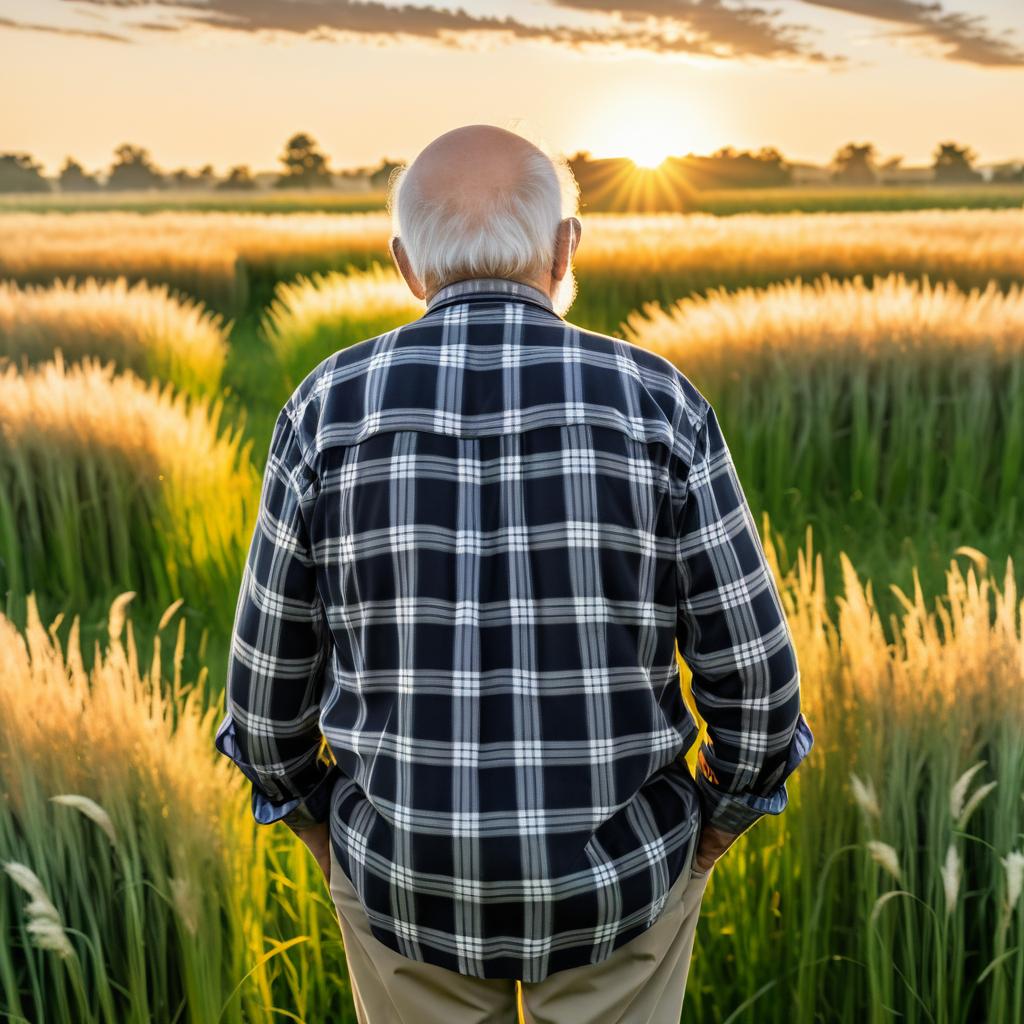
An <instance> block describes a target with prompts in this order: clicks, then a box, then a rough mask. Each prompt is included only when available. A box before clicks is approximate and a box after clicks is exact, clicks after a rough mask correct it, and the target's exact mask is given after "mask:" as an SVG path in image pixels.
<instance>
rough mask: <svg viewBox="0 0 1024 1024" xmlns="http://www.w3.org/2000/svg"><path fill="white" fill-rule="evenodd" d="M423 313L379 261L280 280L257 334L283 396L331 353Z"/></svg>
mask: <svg viewBox="0 0 1024 1024" xmlns="http://www.w3.org/2000/svg"><path fill="white" fill-rule="evenodd" d="M424 309H425V306H424V304H423V302H422V301H421V300H419V299H417V298H416V297H415V296H414V295H413V294H412V292H410V291H409V287H408V285H406V283H405V281H404V280H402V278H401V276H400V275H399V274H398V273H397V271H395V270H394V269H389V268H385V267H382V266H381V265H380V264H379V263H373V264H372V265H371V266H370V267H369V268H368V269H367V270H365V271H360V270H352V271H350V272H349V273H344V274H343V273H339V272H337V271H333V272H331V273H328V274H313V275H311V276H310V277H305V276H300V277H298V278H296V279H295V280H294V281H287V282H282V283H281V284H279V285H278V286H277V288H276V290H275V293H274V300H273V302H272V303H271V304H270V306H269V308H268V309H267V311H266V313H265V314H264V318H263V323H262V332H263V335H264V337H265V338H266V339H267V342H268V343H269V345H270V347H271V349H272V351H273V353H274V357H275V359H276V360H277V364H278V366H279V367H280V369H281V379H282V392H283V394H284V396H285V397H287V392H289V391H291V390H292V389H293V388H294V387H295V386H296V385H297V384H298V383H299V382H300V381H301V380H302V378H303V377H304V376H305V375H306V374H307V373H308V372H309V371H310V370H312V369H313V368H314V367H315V366H316V365H317V364H318V363H319V362H320V361H321V360H322V359H325V358H326V357H327V356H329V355H331V354H332V353H333V352H335V351H337V350H338V349H341V348H346V347H347V346H349V345H352V344H355V343H356V342H360V341H364V340H366V339H368V338H371V337H374V336H376V335H378V334H381V333H383V332H384V331H387V330H391V329H392V328H394V327H397V326H399V325H400V324H404V323H407V322H408V321H410V320H415V319H416V318H417V317H418V316H421V315H422V314H423V311H424Z"/></svg>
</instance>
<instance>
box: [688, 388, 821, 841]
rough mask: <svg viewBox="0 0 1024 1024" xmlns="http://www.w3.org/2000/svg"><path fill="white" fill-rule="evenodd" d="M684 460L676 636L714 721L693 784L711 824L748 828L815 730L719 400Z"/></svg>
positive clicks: (783, 798)
mask: <svg viewBox="0 0 1024 1024" xmlns="http://www.w3.org/2000/svg"><path fill="white" fill-rule="evenodd" d="M686 461H689V465H688V466H686V465H685V462H686ZM675 466H676V473H677V474H678V475H675V476H674V481H673V494H674V509H673V511H674V514H675V517H676V520H675V521H676V552H677V558H676V565H677V571H678V577H677V579H678V607H677V628H676V636H677V643H678V646H679V652H680V655H681V656H682V658H683V660H684V661H685V662H686V664H687V665H688V666H689V668H690V670H691V672H692V674H693V698H694V703H695V704H696V706H697V710H698V711H699V712H700V714H701V716H702V717H703V718H704V720H705V721H706V722H707V735H706V738H705V740H704V741H703V742H702V743H701V745H700V748H699V749H698V752H697V772H696V776H695V778H696V784H697V789H698V792H699V794H700V799H701V806H702V810H703V814H704V821H705V823H706V824H710V825H712V826H714V827H717V828H720V829H722V830H723V831H726V832H730V833H735V834H739V833H742V832H744V831H746V830H747V829H748V828H750V826H751V825H753V824H754V822H756V821H757V820H758V819H759V818H760V817H761V816H762V815H764V814H779V813H781V812H782V811H783V810H785V808H786V806H787V804H788V794H787V791H786V779H787V778H788V777H789V775H790V774H791V773H792V772H793V771H794V770H795V769H796V767H797V765H799V764H800V762H801V761H802V760H803V759H804V757H806V755H807V753H808V751H809V750H810V748H811V745H812V744H813V741H814V737H813V734H812V733H811V729H810V727H809V725H808V723H807V720H806V719H805V717H804V715H803V713H802V712H801V710H800V670H799V666H798V664H797V656H796V650H795V648H794V645H793V638H792V635H791V633H790V629H789V624H788V622H787V620H786V615H785V612H784V610H783V606H782V600H781V598H780V595H779V591H778V587H777V585H776V582H775V578H774V576H773V574H772V570H771V567H770V565H769V563H768V560H767V557H766V555H765V552H764V547H763V545H762V543H761V538H760V535H759V534H758V531H757V527H756V526H755V523H754V518H753V516H752V514H751V512H750V508H749V506H748V504H747V500H746V497H745V495H744V493H743V489H742V487H741V485H740V481H739V479H738V477H737V475H736V469H735V466H734V464H733V460H732V456H731V454H730V452H729V448H728V445H727V444H726V441H725V438H724V437H723V435H722V431H721V428H720V426H719V423H718V418H717V416H716V415H715V411H714V409H713V408H710V407H709V408H708V410H707V414H706V416H705V418H704V420H703V421H702V423H701V425H700V427H699V429H698V431H697V433H696V437H695V441H694V445H693V453H692V457H691V458H690V459H689V460H686V459H683V458H677V459H676V460H675Z"/></svg>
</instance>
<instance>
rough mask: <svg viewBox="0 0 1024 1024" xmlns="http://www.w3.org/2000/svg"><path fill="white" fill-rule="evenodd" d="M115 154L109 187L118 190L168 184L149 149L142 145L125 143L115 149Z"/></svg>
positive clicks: (156, 186) (157, 186)
mask: <svg viewBox="0 0 1024 1024" xmlns="http://www.w3.org/2000/svg"><path fill="white" fill-rule="evenodd" d="M114 156H115V158H116V159H115V160H114V164H113V166H112V167H111V168H110V177H109V178H108V179H107V188H109V189H114V190H115V191H117V190H123V189H149V188H164V186H165V185H166V182H165V181H164V176H163V175H162V174H161V173H160V171H158V170H157V169H156V167H154V166H153V162H152V161H151V160H150V158H149V152H148V150H145V149H143V148H142V147H141V146H132V145H129V144H128V143H125V145H123V146H118V147H117V149H115V150H114Z"/></svg>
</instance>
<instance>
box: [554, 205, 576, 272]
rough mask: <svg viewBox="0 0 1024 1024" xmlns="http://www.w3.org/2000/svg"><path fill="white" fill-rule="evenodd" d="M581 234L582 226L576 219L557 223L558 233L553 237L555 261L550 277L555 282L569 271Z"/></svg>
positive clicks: (569, 218) (566, 218) (570, 218)
mask: <svg viewBox="0 0 1024 1024" xmlns="http://www.w3.org/2000/svg"><path fill="white" fill-rule="evenodd" d="M582 234H583V225H582V224H581V223H580V221H579V218H578V217H565V218H563V219H562V220H561V221H559V223H558V232H557V234H556V235H555V259H554V262H553V263H552V265H551V277H552V279H553V280H555V281H561V280H562V278H563V277H565V275H566V273H568V270H569V264H570V263H571V262H572V258H573V256H574V255H575V254H576V249H577V247H578V246H579V244H580V235H582Z"/></svg>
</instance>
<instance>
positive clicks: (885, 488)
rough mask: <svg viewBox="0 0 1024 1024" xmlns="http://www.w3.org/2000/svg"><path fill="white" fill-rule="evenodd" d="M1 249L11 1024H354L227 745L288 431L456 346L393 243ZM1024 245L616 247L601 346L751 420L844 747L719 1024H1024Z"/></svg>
mask: <svg viewBox="0 0 1024 1024" xmlns="http://www.w3.org/2000/svg"><path fill="white" fill-rule="evenodd" d="M972 191H973V190H972ZM275 198H276V197H275ZM0 224H2V225H3V227H4V229H5V230H4V231H3V232H2V233H0V280H2V279H5V278H6V279H7V281H6V283H0V410H2V418H0V592H6V598H5V602H4V606H3V608H2V609H0V610H2V611H3V612H4V613H5V614H4V615H3V616H0V781H2V783H3V788H4V793H5V800H4V801H3V802H2V803H0V863H2V864H3V866H4V867H5V869H6V870H5V871H4V872H0V919H2V920H3V921H4V924H5V927H6V929H7V934H8V936H9V941H8V942H7V943H5V944H4V945H3V946H0V994H2V995H0V999H2V1000H3V1002H2V1004H0V1005H2V1008H3V1009H4V1011H5V1012H6V1013H7V1015H8V1017H9V1018H10V1019H12V1020H23V1021H24V1020H29V1021H35V1020H38V1019H42V1017H41V1015H42V1014H43V1008H44V1007H45V1015H44V1016H45V1019H46V1021H47V1024H50V1022H51V1021H52V1022H56V1024H64V1022H72V1021H73V1022H76V1024H77V1022H92V1021H97V1022H108V1021H109V1022H118V1024H120V1022H122V1021H136V1020H137V1021H140V1022H141V1021H168V1022H171V1021H174V1022H177V1021H183V1020H189V1019H191V1020H196V1021H204V1022H205V1021H216V1020H221V1021H224V1022H230V1021H238V1022H241V1021H247V1022H248V1021H264V1020H266V1021H269V1020H271V1019H272V1018H277V1017H280V1016H281V1014H282V1013H285V1012H286V1013H287V1014H289V1015H292V1016H291V1017H290V1019H296V1020H299V1021H309V1022H313V1021H320V1020H326V1019H332V1020H339V1021H346V1020H348V1021H353V1020H354V1019H355V1018H354V1014H353V1012H352V1006H351V997H350V994H349V992H348V990H347V988H346V983H345V969H344V957H343V951H342V948H341V943H340V934H339V933H338V931H337V927H336V924H335V923H334V920H333V908H332V907H331V905H330V902H329V898H328V894H327V891H326V887H325V886H324V885H323V884H322V882H321V880H320V879H319V878H318V877H317V875H316V874H315V873H314V871H313V865H312V862H311V861H310V860H309V858H308V857H307V856H306V855H305V853H304V849H303V848H302V847H301V846H300V845H299V844H298V843H297V841H295V840H294V838H293V837H292V836H291V834H290V833H289V832H288V831H287V830H286V829H284V828H280V829H276V828H258V827H256V826H255V824H254V823H253V821H252V818H251V813H250V810H249V806H248V796H247V785H246V786H243V782H244V779H242V777H241V776H240V775H239V774H238V773H234V772H231V771H229V770H228V769H229V768H230V765H227V764H226V762H225V761H224V760H223V759H222V758H218V757H217V756H216V754H215V752H214V749H213V742H212V740H213V729H214V726H215V723H216V721H217V720H218V719H219V716H220V713H221V708H222V703H223V665H224V659H225V654H226V651H225V644H226V640H227V631H228V626H229V625H230V617H231V613H232V611H233V607H234V597H235V593H236V592H237V584H238V581H239V579H240V577H241V568H242V563H243V559H244V553H245V543H246V541H247V539H248V536H249V534H250V533H251V529H252V525H253V517H254V515H255V501H256V497H257V494H258V491H257V487H258V481H259V474H260V472H261V470H262V468H263V461H264V458H265V456H266V450H267V444H268V441H269V436H270V428H271V426H272V424H273V421H274V419H275V417H276V413H277V410H278V409H279V407H280V404H281V403H282V401H283V400H284V398H285V397H286V396H287V393H288V391H289V389H290V388H291V387H292V386H293V385H294V382H296V381H297V379H298V378H300V377H301V376H302V375H303V374H304V372H305V371H306V370H308V369H309V368H311V367H312V366H313V365H315V363H316V362H318V361H319V360H320V359H322V358H323V357H324V356H325V355H327V354H329V352H330V351H333V350H334V349H335V348H337V347H341V346H343V345H345V344H351V343H353V342H356V341H359V340H362V339H363V338H365V337H367V336H370V335H372V334H376V333H378V332H380V331H383V330H386V329H388V328H389V327H391V326H395V325H397V324H400V323H404V322H407V321H408V320H410V319H413V318H414V317H415V316H416V315H418V313H419V311H420V310H421V308H422V304H419V303H417V301H416V300H415V299H413V298H412V296H411V295H409V294H408V293H407V292H405V291H403V287H402V286H401V285H400V283H399V282H398V279H397V277H396V275H395V273H394V271H393V270H391V269H390V267H388V266H387V265H386V262H385V260H386V250H385V244H386V238H387V224H386V220H385V219H384V217H383V215H382V214H380V213H379V212H357V213H344V214H339V213H334V214H328V213H323V212H302V213H294V214H285V213H283V212H275V213H264V212H259V213H244V212H241V210H238V209H234V210H231V211H228V212H223V211H221V212H210V213H197V212H194V211H191V210H180V211H174V212H158V211H155V210H154V211H153V212H148V213H145V214H142V213H137V212H125V211H123V210H122V211H118V212H111V213H104V212H100V211H99V210H95V209H94V210H91V211H85V212H78V213H76V214H75V215H74V216H64V215H63V214H62V213H60V212H58V209H54V210H52V211H51V212H47V213H38V212H24V211H22V212H8V213H4V214H2V215H0ZM1022 237H1024V210H1021V209H1006V210H991V209H990V210H975V211H969V210H964V209H958V210H955V211H935V210H933V211H918V212H895V213H819V214H810V213H794V214H792V215H790V214H785V215H779V216H769V215H764V214H753V213H743V214H738V215H737V216H734V217H728V218H718V217H713V216H707V215H704V214H698V215H694V216H677V215H673V216H657V217H649V218H644V217H637V216H632V217H617V216H613V215H608V216H605V215H601V216H597V215H595V216H593V217H586V216H585V218H584V239H583V245H582V246H581V249H580V253H579V257H580V258H579V263H578V266H577V274H578V277H579V283H580V291H579V297H578V300H577V304H576V305H575V306H574V307H573V309H572V310H570V312H569V314H568V318H569V319H570V320H571V321H573V322H575V323H579V324H580V325H581V326H584V327H589V328H592V329H597V330H601V331H605V332H607V333H612V334H616V335H618V336H620V337H623V338H624V339H626V340H628V341H629V342H631V343H632V344H636V345H642V346H645V347H648V348H651V349H653V350H655V351H657V352H659V353H661V354H662V355H664V356H665V357H666V358H668V359H670V360H671V361H672V362H674V363H675V364H676V365H677V366H678V367H680V368H681V369H682V370H683V371H684V372H685V373H687V375H688V376H689V377H690V378H691V379H692V380H693V381H694V383H695V384H697V386H698V387H699V388H701V390H702V391H704V393H705V394H706V395H707V396H708V397H709V398H710V399H711V401H712V402H713V403H714V405H715V407H716V409H717V410H718V411H719V413H720V417H721V420H722V423H723V427H724V429H725V432H726V436H727V438H728V440H729V443H730V447H731V449H732V451H733V454H734V457H735V459H736V462H737V465H738V467H739V471H740V476H741V479H742V480H743V481H744V484H745V487H746V489H747V491H748V495H749V497H750V500H751V505H752V508H753V510H754V513H755V516H757V517H758V519H759V521H762V522H763V525H764V538H765V546H766V549H767V550H768V552H769V555H770V558H771V560H772V563H773V566H774V568H775V571H776V575H777V577H778V579H779V581H780V587H781V589H782V592H783V595H784V599H785V601H786V603H787V608H788V610H789V614H790V619H791V623H792V626H793V632H794V638H795V640H796V643H797V648H798V654H799V658H800V664H801V673H802V679H803V684H804V693H805V695H806V696H805V703H806V709H807V715H808V719H809V721H810V722H811V725H812V728H814V730H815V734H816V737H817V743H816V746H815V749H814V751H813V753H812V755H811V757H810V758H809V759H808V763H807V766H806V768H804V769H803V770H801V772H800V773H798V775H797V776H796V777H795V782H794V784H793V786H792V788H791V806H790V810H789V811H787V813H786V814H785V815H783V816H782V817H781V818H780V819H772V820H766V821H764V822H762V823H761V824H759V825H758V826H757V828H755V829H754V830H752V832H751V833H750V834H749V835H748V836H746V837H744V839H743V840H742V841H741V842H740V844H738V846H737V847H736V848H735V849H734V850H733V851H731V852H730V853H729V855H728V856H727V858H726V859H725V860H723V862H722V863H721V864H720V865H719V866H718V867H716V869H715V873H714V875H713V878H712V881H711V885H710V889H709V894H708V897H707V900H706V902H705V908H706V910H705V913H704V916H703V917H702V920H701V923H700V928H699V932H698V939H697V953H696V955H695V959H694V963H693V968H692V972H691V982H690V985H689V987H688V992H687V1003H686V1013H688V1014H689V1015H690V1016H689V1019H694V1020H702V1021H704V1020H707V1021H715V1022H718V1024H754V1022H757V1024H761V1022H766V1024H773V1022H780V1024H782V1022H784V1024H817V1022H840V1021H842V1022H846V1021H870V1022H871V1024H876V1022H877V1024H881V1022H883V1021H885V1022H890V1021H893V1020H895V1019H897V1018H898V1019H900V1020H905V1021H910V1022H915V1024H926V1022H927V1024H954V1022H956V1024H961V1022H962V1024H973V1022H974V1021H993V1022H999V1024H1002V1022H1004V1021H1005V1022H1024V952H1022V950H1024V901H1022V899H1021V888H1022V884H1024V801H1022V799H1021V793H1022V792H1024V741H1022V740H1021V737H1022V736H1024V686H1022V685H1021V679H1022V677H1024V603H1022V602H1021V599H1020V596H1019V595H1020V588H1021V584H1022V583H1024V576H1022V574H1021V569H1020V567H1021V565H1022V564H1024V561H1022V560H1024V545H1022V544H1021V540H1020V538H1021V536H1022V531H1021V521H1022V516H1024V473H1022V472H1021V470H1022V468H1024V247H1022V245H1021V238H1022ZM92 277H95V278H96V279H97V280H95V281H91V282H88V283H87V279H88V278H92ZM69 278H74V282H73V283H64V284H56V285H55V284H54V282H55V281H60V282H67V281H68V279H69ZM5 359H6V361H4V360H5ZM762 515H764V516H765V518H764V520H762V519H761V517H762ZM125 594H130V595H131V596H130V597H126V596H119V595H125ZM129 613H130V615H129ZM58 616H59V618H57V617H58ZM126 616H127V621H126ZM55 618H56V621H55V622H54V620H55ZM51 622H54V625H53V627H52V628H48V627H49V626H50V624H51ZM684 670H685V666H684ZM685 675H686V673H685V671H684V678H685ZM53 735H60V736H62V737H67V738H68V742H67V744H66V746H64V747H62V748H61V749H60V750H58V751H56V752H55V751H54V749H53V746H52V743H51V742H50V740H49V738H48V737H51V736H53ZM54 797H58V798H59V799H56V800H54V799H52V798H54ZM86 864H88V865H89V866H90V868H89V870H88V871H86V870H85V869H84V867H83V865H86ZM243 893H244V894H245V898H243V897H242V896H241V894H243ZM684 1019H686V1018H685V1017H684Z"/></svg>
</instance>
